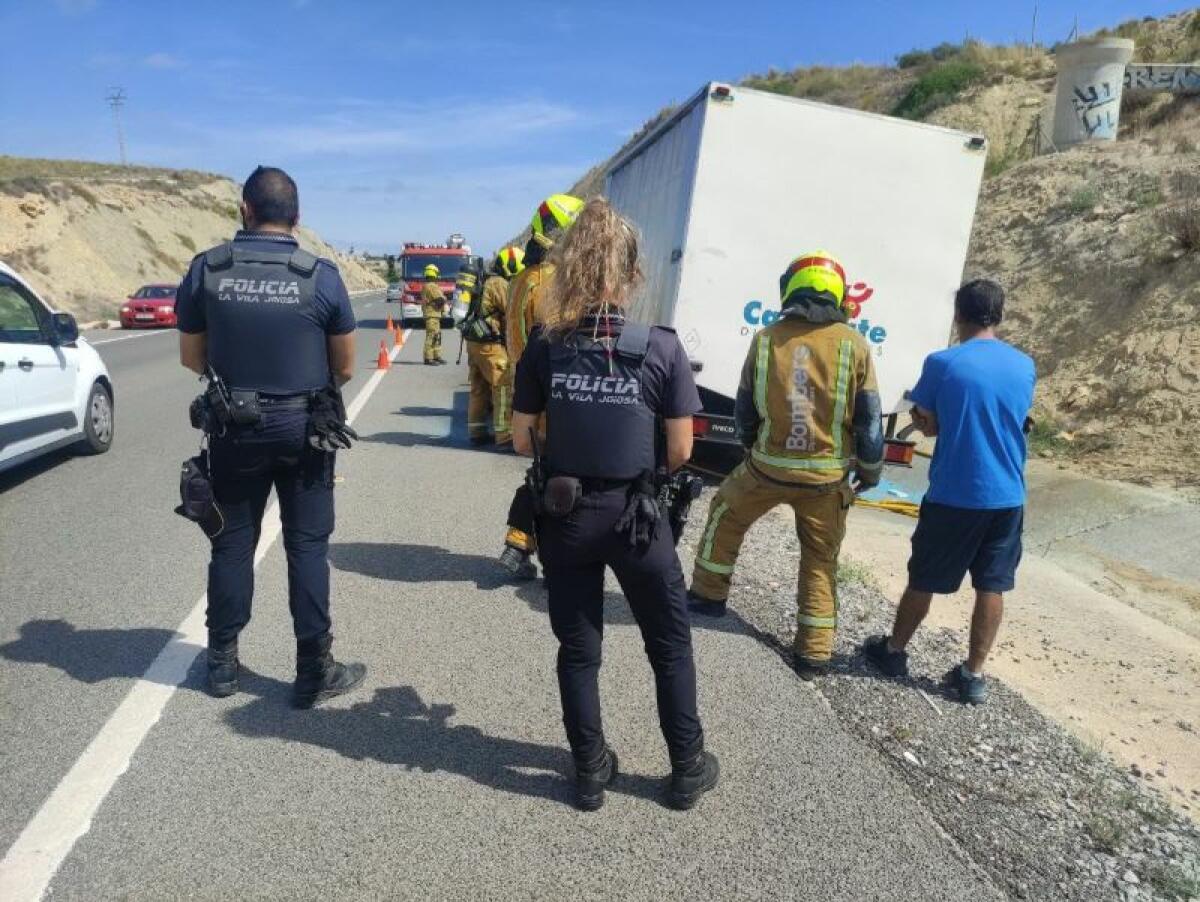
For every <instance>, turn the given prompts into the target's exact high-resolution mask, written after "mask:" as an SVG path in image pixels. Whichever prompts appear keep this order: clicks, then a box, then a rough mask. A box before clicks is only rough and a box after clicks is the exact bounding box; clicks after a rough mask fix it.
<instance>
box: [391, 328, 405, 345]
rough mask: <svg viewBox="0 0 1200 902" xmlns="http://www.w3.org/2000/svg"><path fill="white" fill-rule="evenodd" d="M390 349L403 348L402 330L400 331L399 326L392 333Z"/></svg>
mask: <svg viewBox="0 0 1200 902" xmlns="http://www.w3.org/2000/svg"><path fill="white" fill-rule="evenodd" d="M392 347H393V348H402V347H404V330H403V329H401V328H400V327H399V326H397V327H396V331H395V332H393V333H392Z"/></svg>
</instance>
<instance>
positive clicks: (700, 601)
mask: <svg viewBox="0 0 1200 902" xmlns="http://www.w3.org/2000/svg"><path fill="white" fill-rule="evenodd" d="M687 598H688V610H689V611H691V612H692V613H693V614H699V615H701V616H702V617H724V616H725V602H723V601H717V600H716V599H713V598H705V597H704V596H703V595H697V594H696V593H695V592H693V591H692V590H691V589H689V590H688V594H687Z"/></svg>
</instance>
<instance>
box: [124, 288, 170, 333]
mask: <svg viewBox="0 0 1200 902" xmlns="http://www.w3.org/2000/svg"><path fill="white" fill-rule="evenodd" d="M177 287H178V286H176V285H143V286H142V287H141V288H139V289H138V290H137V291H135V292H134V293H133V294H131V295H130V296H129V297H128V298H126V299H125V303H124V304H122V305H121V328H122V329H152V328H154V327H156V326H170V327H171V328H174V327H175V289H176V288H177Z"/></svg>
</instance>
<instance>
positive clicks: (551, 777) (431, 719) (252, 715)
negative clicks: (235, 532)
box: [225, 686, 662, 803]
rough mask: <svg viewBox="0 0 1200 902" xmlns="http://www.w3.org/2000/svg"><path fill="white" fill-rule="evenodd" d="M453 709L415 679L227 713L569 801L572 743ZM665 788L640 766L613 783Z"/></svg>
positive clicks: (329, 743)
mask: <svg viewBox="0 0 1200 902" xmlns="http://www.w3.org/2000/svg"><path fill="white" fill-rule="evenodd" d="M454 712H455V707H454V706H453V705H447V704H434V705H428V704H426V703H425V701H424V700H422V698H421V696H420V694H419V693H418V692H417V691H416V690H415V689H413V688H412V687H410V686H398V687H391V688H386V689H377V690H376V691H375V694H374V696H373V697H372V699H371V700H370V701H368V702H359V703H358V704H355V705H352V706H351V707H349V708H314V709H313V710H311V711H307V712H303V713H299V714H298V713H296V712H291V711H283V710H281V709H280V708H279V706H278V705H276V704H275V703H273V702H272V701H271V700H269V699H260V700H257V701H253V702H251V703H250V704H248V705H243V706H241V707H239V708H235V709H233V710H232V711H229V712H228V713H226V715H225V720H226V722H227V723H228V724H229V726H230V727H231V728H232V729H233V730H234V731H235V732H237V733H238V734H240V735H242V736H247V737H250V738H258V739H282V740H284V741H286V742H303V743H308V744H309V745H315V746H317V747H318V748H324V749H330V750H332V751H335V752H337V753H338V754H339V755H343V756H344V757H346V758H351V759H353V760H355V761H363V760H368V759H370V760H375V761H381V762H383V763H384V764H396V765H401V766H403V767H407V768H409V769H410V770H421V771H425V772H426V773H434V772H437V771H443V772H445V773H451V774H458V775H459V776H463V777H466V778H467V779H469V780H472V781H473V782H475V783H478V784H480V785H481V786H486V787H489V788H491V789H496V790H500V791H501V792H510V793H513V794H516V795H526V796H534V797H536V798H544V799H550V800H552V801H556V802H563V803H569V802H570V800H571V798H572V789H571V782H570V776H569V775H571V774H572V773H573V767H572V764H571V756H570V753H569V752H568V751H567V750H566V749H565V748H560V747H557V746H549V745H539V744H537V743H533V742H523V741H521V740H518V739H508V738H505V737H500V736H489V735H488V734H487V733H484V732H483V731H482V730H480V729H479V728H478V727H473V726H469V725H465V724H464V725H457V726H451V724H450V718H452V717H453V716H454ZM661 789H662V781H661V779H659V778H655V777H646V776H640V775H636V774H629V775H627V774H622V775H621V776H620V777H618V779H617V781H616V783H615V784H613V785H612V786H611V787H610V791H611V792H619V793H624V794H626V795H633V796H637V797H639V798H646V799H657V798H659V796H660V794H661Z"/></svg>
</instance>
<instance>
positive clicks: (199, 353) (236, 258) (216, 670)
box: [175, 166, 366, 708]
mask: <svg viewBox="0 0 1200 902" xmlns="http://www.w3.org/2000/svg"><path fill="white" fill-rule="evenodd" d="M241 215H242V222H243V228H242V229H241V230H240V231H239V232H238V233H237V235H236V236H235V237H234V239H233V241H231V242H227V243H225V244H221V245H218V246H217V247H214V248H211V249H210V250H207V251H205V252H204V253H202V254H200V255H198V256H197V257H196V258H195V259H194V260H193V261H192V263H191V266H190V267H189V269H188V272H187V275H186V276H185V277H184V279H183V281H182V282H181V283H180V285H179V290H178V293H177V295H176V301H175V310H176V314H177V316H178V321H179V332H180V335H179V353H180V360H181V362H182V363H183V365H184V366H185V367H187V368H188V369H190V370H193V371H194V372H197V373H201V374H206V375H208V376H209V377H210V389H209V392H207V393H206V396H205V397H206V398H209V399H210V403H209V404H208V415H207V420H208V423H207V431H208V442H209V448H208V459H209V464H210V468H211V481H212V490H213V493H214V495H215V499H216V502H217V509H218V510H219V512H220V517H221V520H222V523H221V525H220V526H219V528H218V529H216V530H215V534H213V535H210V539H211V542H212V559H211V563H210V564H209V567H208V611H207V626H208V680H209V686H210V688H211V690H212V692H213V694H214V695H217V696H227V695H232V694H233V693H234V692H236V691H237V690H238V644H237V643H238V634H239V633H240V632H241V630H242V629H243V627H245V626H246V624H247V623H248V622H249V620H250V606H251V600H252V597H253V594H254V550H255V547H256V546H257V544H258V540H259V536H260V533H261V530H262V518H263V511H264V509H265V508H266V504H267V496H268V495H269V494H270V491H271V487H272V486H274V487H275V492H276V495H277V496H278V499H279V513H280V518H281V519H282V521H283V547H284V550H285V551H286V552H287V559H288V605H289V608H290V609H291V613H292V623H293V627H294V629H295V635H296V681H295V685H294V694H293V703H294V704H295V705H296V706H297V707H301V708H307V707H311V706H312V705H313V704H315V703H316V702H319V701H322V700H324V699H327V698H331V697H333V696H335V695H340V694H341V693H343V692H348V691H349V690H351V689H353V688H354V687H355V686H357V685H358V684H359V683H361V682H362V680H363V677H364V676H365V674H366V668H365V667H364V666H363V665H362V664H349V665H343V664H340V663H338V662H337V661H335V660H334V658H333V655H332V653H331V651H330V647H331V644H332V637H331V635H330V625H331V624H330V616H329V564H328V561H327V553H328V548H329V536H330V534H331V533H332V532H333V525H334V512H333V469H334V450H333V449H335V448H337V447H348V446H349V441H348V437H349V436H353V432H352V431H351V430H349V428H348V427H346V426H345V410H344V408H343V407H342V405H341V397H340V393H339V391H338V388H339V387H340V386H341V385H342V384H344V383H345V382H346V381H348V380H349V379H350V377H351V376H352V375H353V373H354V329H355V321H354V312H353V311H352V310H351V307H350V299H349V296H348V295H347V293H346V287H345V285H344V284H343V283H342V280H341V277H340V275H339V274H338V271H337V268H336V266H334V264H333V263H331V262H330V261H328V260H323V259H318V258H317V257H315V256H313V255H312V254H310V253H308V252H307V251H304V250H302V249H301V248H300V247H299V245H298V244H297V242H296V239H295V238H294V237H293V233H294V230H295V227H296V223H297V222H298V220H299V201H298V196H297V191H296V183H295V182H294V181H292V179H291V178H290V177H289V176H288V175H287V173H285V172H284V171H283V170H281V169H274V168H268V167H263V166H260V167H258V168H257V169H255V170H254V172H253V173H252V174H251V175H250V177H249V178H248V179H247V180H246V184H245V187H244V188H243V190H242V203H241ZM217 389H219V390H220V391H219V392H217V391H216V390H217ZM231 411H232V413H231Z"/></svg>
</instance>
